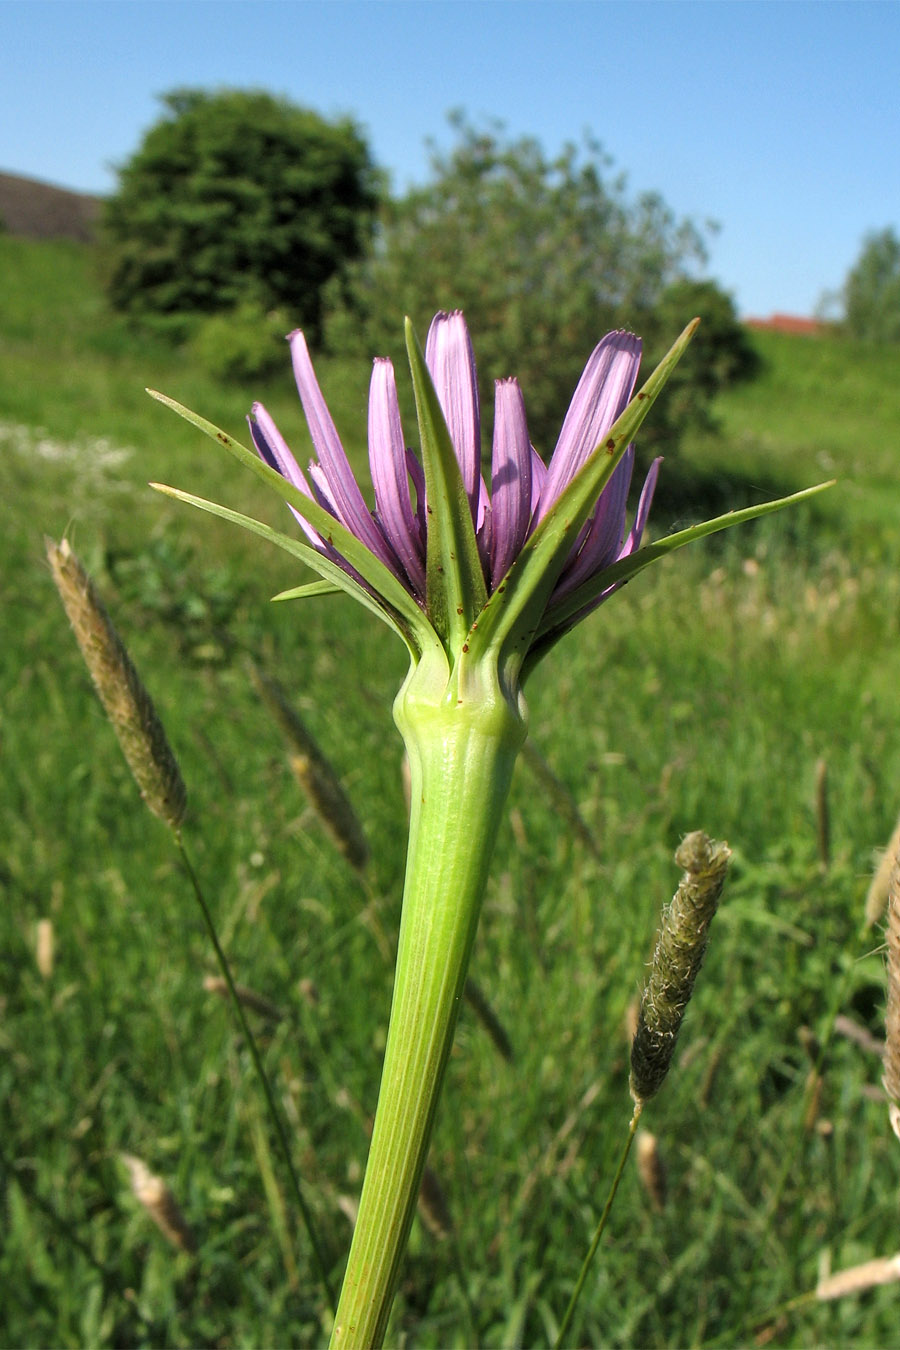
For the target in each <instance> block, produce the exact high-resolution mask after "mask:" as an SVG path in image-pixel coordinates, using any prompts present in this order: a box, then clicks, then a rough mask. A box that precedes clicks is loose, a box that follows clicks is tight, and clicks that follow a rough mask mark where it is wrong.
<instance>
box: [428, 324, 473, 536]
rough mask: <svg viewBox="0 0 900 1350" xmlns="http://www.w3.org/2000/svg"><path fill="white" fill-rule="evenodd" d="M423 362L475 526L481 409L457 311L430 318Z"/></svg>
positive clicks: (469, 348) (469, 346) (465, 335)
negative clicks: (440, 411)
mask: <svg viewBox="0 0 900 1350" xmlns="http://www.w3.org/2000/svg"><path fill="white" fill-rule="evenodd" d="M425 364H426V365H427V366H428V369H429V371H430V373H431V378H432V380H433V381H434V387H435V390H436V392H437V396H438V401H439V403H440V405H441V410H442V412H443V414H444V420H445V421H446V423H447V427H448V429H449V432H450V439H451V441H452V442H453V448H454V450H455V451H456V458H457V460H458V461H459V467H460V472H461V473H462V480H463V486H464V487H465V490H466V495H467V497H468V498H469V505H470V507H471V509H472V520H473V521H474V522H475V526H476V528H477V527H478V526H479V525H480V524H481V520H482V519H483V503H481V412H480V408H479V403H478V377H477V374H476V370H475V354H474V352H473V351H472V342H471V339H470V338H469V330H468V328H467V327H466V321H465V319H464V318H463V316H462V314H461V312H460V311H459V310H454V311H453V313H452V314H436V315H435V316H434V318H433V319H432V321H431V327H430V328H429V330H428V338H427V340H426V342H425ZM479 508H481V509H479ZM479 517H481V519H480V518H479Z"/></svg>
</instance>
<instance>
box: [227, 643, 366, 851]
mask: <svg viewBox="0 0 900 1350" xmlns="http://www.w3.org/2000/svg"><path fill="white" fill-rule="evenodd" d="M251 672H252V676H253V683H254V685H255V687H256V691H257V693H258V694H259V696H260V698H261V699H262V701H263V703H264V704H265V706H266V708H267V709H268V710H269V712H270V713H271V714H272V716H273V718H274V719H275V721H276V722H277V723H278V726H279V727H280V729H281V732H282V735H283V736H284V738H285V740H286V741H287V742H288V745H289V746H290V747H291V753H290V755H289V757H288V760H289V763H290V766H291V771H292V773H293V775H294V777H295V778H296V779H297V782H298V783H299V784H300V786H301V787H302V789H303V791H304V792H305V794H306V796H307V798H308V799H309V803H310V805H311V806H312V808H313V810H314V811H315V813H316V815H317V816H318V817H319V819H320V820H321V822H322V824H323V825H324V826H325V828H326V830H327V831H328V833H329V835H330V836H331V838H332V839H333V840H334V842H335V844H336V845H337V847H338V849H339V850H340V852H341V853H342V854H343V855H344V857H345V858H346V859H347V861H348V862H349V863H350V866H351V867H354V868H356V870H357V871H362V869H363V868H364V867H365V865H366V863H367V862H368V859H369V845H368V843H367V842H366V836H365V834H364V833H363V828H362V825H361V824H360V821H359V817H358V816H357V814H356V812H355V811H354V809H353V804H352V803H351V801H350V798H349V797H348V796H347V794H346V792H345V791H344V789H343V787H342V786H341V782H340V779H339V778H338V776H337V773H336V771H335V769H334V766H333V765H332V763H331V761H330V760H329V759H328V757H327V755H326V754H325V753H324V751H323V750H322V748H321V747H320V745H319V744H318V742H317V741H316V739H315V738H314V736H313V735H312V733H311V732H310V731H309V730H308V729H307V728H306V727H305V726H304V724H303V722H302V721H301V720H300V717H299V716H298V714H297V712H296V711H295V709H294V708H293V707H292V706H291V704H290V702H289V701H288V698H287V695H286V694H285V692H284V690H283V689H282V687H281V685H280V684H279V683H278V681H277V680H273V679H272V678H271V676H269V675H263V673H262V672H261V671H260V670H258V669H257V668H256V667H255V666H253V667H251Z"/></svg>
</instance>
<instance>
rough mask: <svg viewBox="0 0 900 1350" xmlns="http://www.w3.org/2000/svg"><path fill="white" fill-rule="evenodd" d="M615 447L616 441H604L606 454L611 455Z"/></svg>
mask: <svg viewBox="0 0 900 1350" xmlns="http://www.w3.org/2000/svg"><path fill="white" fill-rule="evenodd" d="M615 448H616V443H615V441H607V442H606V450H607V454H610V455H611V454H612V453H613V451H614V450H615Z"/></svg>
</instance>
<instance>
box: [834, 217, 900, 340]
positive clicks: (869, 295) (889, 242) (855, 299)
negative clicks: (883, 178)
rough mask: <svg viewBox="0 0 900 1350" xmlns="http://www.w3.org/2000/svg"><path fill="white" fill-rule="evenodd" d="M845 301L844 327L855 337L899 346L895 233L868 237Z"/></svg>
mask: <svg viewBox="0 0 900 1350" xmlns="http://www.w3.org/2000/svg"><path fill="white" fill-rule="evenodd" d="M842 298H843V302H844V324H845V327H846V329H847V331H848V333H850V334H852V336H853V337H859V338H866V339H868V340H869V341H873V342H900V239H898V238H897V235H896V234H895V233H894V231H893V230H892V229H886V230H880V231H876V232H873V233H871V234H869V235H867V236H866V238H865V239H864V241H863V247H862V252H861V253H860V255H859V258H858V259H857V261H856V262H855V263H854V265H853V267H852V268H851V269H850V271H849V273H848V274H847V279H846V281H845V282H844V288H843V297H842Z"/></svg>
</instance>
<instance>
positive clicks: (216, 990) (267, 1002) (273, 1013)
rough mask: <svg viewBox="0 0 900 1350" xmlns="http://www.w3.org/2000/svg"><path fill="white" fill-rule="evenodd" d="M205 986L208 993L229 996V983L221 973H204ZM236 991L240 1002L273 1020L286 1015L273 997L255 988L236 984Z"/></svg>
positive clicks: (278, 1019)
mask: <svg viewBox="0 0 900 1350" xmlns="http://www.w3.org/2000/svg"><path fill="white" fill-rule="evenodd" d="M203 988H204V989H205V990H206V992H207V993H208V994H218V995H219V997H220V998H223V999H227V998H228V993H229V991H228V984H227V983H226V981H225V979H224V978H223V977H222V976H221V975H204V977H203ZM234 992H235V993H236V994H237V998H238V1002H239V1003H242V1004H243V1005H244V1007H245V1008H250V1009H252V1011H253V1012H257V1013H259V1014H260V1015H261V1016H262V1017H268V1018H269V1020H270V1021H272V1022H280V1021H281V1020H282V1018H283V1016H284V1014H283V1013H282V1011H281V1009H280V1008H279V1007H278V1006H277V1004H275V1003H273V1002H272V1000H271V999H269V998H266V996H265V994H258V993H257V992H256V990H255V989H248V987H247V985H245V984H236V985H235V986H234Z"/></svg>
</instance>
